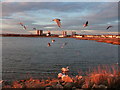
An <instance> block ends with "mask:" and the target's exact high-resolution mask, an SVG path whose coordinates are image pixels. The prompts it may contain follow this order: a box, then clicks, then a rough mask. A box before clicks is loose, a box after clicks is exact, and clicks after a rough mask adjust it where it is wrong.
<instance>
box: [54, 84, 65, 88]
mask: <svg viewBox="0 0 120 90" xmlns="http://www.w3.org/2000/svg"><path fill="white" fill-rule="evenodd" d="M54 88H63V86H62V85H61V84H57V85H56V86H55V87H54Z"/></svg>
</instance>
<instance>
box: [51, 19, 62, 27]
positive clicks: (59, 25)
mask: <svg viewBox="0 0 120 90" xmlns="http://www.w3.org/2000/svg"><path fill="white" fill-rule="evenodd" d="M53 21H55V22H56V23H57V25H58V27H61V22H60V21H61V20H60V19H53Z"/></svg>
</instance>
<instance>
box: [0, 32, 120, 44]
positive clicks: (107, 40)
mask: <svg viewBox="0 0 120 90" xmlns="http://www.w3.org/2000/svg"><path fill="white" fill-rule="evenodd" d="M0 36H1V37H38V38H42V37H48V38H51V37H52V38H75V39H77V40H94V41H96V42H103V43H109V44H114V45H120V38H115V37H113V38H111V37H75V36H72V35H67V36H65V37H59V35H52V36H46V35H42V36H40V35H36V34H1V35H0ZM93 36H94V35H93ZM96 36H97V35H96ZM98 36H100V35H98Z"/></svg>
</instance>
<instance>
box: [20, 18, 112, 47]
mask: <svg viewBox="0 0 120 90" xmlns="http://www.w3.org/2000/svg"><path fill="white" fill-rule="evenodd" d="M52 21H55V22H56V23H57V26H58V27H59V28H61V22H60V21H61V20H60V19H57V18H56V19H53V20H52ZM19 24H20V25H21V26H22V27H23V29H25V30H26V29H27V27H26V26H25V25H24V24H23V23H22V22H20V23H19ZM87 26H88V21H86V22H85V24H83V27H87ZM111 27H113V26H111V25H110V26H107V28H106V30H108V29H109V28H111ZM33 30H37V29H36V28H33ZM53 42H55V40H52V43H53ZM65 45H67V43H63V44H62V46H61V48H63V47H64V46H65ZM50 46H51V44H50V43H48V47H50Z"/></svg>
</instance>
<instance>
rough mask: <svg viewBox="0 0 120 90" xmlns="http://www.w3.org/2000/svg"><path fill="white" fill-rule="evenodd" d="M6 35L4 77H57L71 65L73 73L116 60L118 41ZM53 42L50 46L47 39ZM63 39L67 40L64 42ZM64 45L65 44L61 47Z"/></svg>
mask: <svg viewBox="0 0 120 90" xmlns="http://www.w3.org/2000/svg"><path fill="white" fill-rule="evenodd" d="M54 39H55V40H56V42H54V43H52V42H51V40H52V39H51V38H27V37H3V38H2V40H3V41H2V46H3V47H2V49H3V50H2V62H3V68H2V70H3V71H2V73H3V79H4V80H15V79H25V78H27V77H33V78H47V77H57V73H58V72H61V68H62V67H66V66H69V67H70V73H71V74H72V75H75V74H77V72H79V71H80V70H82V71H86V70H88V68H89V67H93V66H97V65H98V64H116V63H117V62H118V45H112V44H107V43H100V42H95V41H88V40H76V39H72V38H71V39H70V38H54ZM48 42H50V43H51V47H48V46H47V43H48ZM63 43H67V44H66V45H65V46H63ZM62 46H63V48H61V47H62Z"/></svg>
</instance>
